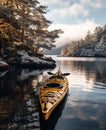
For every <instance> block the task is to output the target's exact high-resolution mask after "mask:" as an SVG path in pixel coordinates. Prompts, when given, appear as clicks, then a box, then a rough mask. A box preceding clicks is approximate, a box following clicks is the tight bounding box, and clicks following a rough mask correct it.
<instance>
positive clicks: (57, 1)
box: [39, 0, 103, 17]
mask: <svg viewBox="0 0 106 130" xmlns="http://www.w3.org/2000/svg"><path fill="white" fill-rule="evenodd" d="M39 1H40V2H41V4H46V5H48V6H51V7H53V5H55V6H54V7H53V8H52V11H51V12H50V15H57V16H60V17H66V16H71V17H77V16H79V15H82V16H88V15H89V12H90V10H91V8H102V6H103V2H102V1H101V0H72V1H70V0H39Z"/></svg>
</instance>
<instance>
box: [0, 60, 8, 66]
mask: <svg viewBox="0 0 106 130" xmlns="http://www.w3.org/2000/svg"><path fill="white" fill-rule="evenodd" d="M2 66H8V64H7V63H6V62H4V61H0V67H2Z"/></svg>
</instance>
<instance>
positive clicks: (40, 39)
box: [0, 0, 62, 58]
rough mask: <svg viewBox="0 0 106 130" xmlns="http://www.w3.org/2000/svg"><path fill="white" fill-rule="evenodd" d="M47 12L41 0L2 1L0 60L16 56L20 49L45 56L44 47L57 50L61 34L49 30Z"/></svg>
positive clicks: (0, 7)
mask: <svg viewBox="0 0 106 130" xmlns="http://www.w3.org/2000/svg"><path fill="white" fill-rule="evenodd" d="M47 12H48V10H47V6H43V5H41V4H40V3H39V1H38V0H0V57H2V58H4V57H6V55H7V53H8V54H10V53H13V56H15V55H14V54H16V52H17V51H18V50H19V51H23V50H24V51H27V52H28V53H29V54H30V55H35V56H42V55H43V52H42V48H46V49H51V48H52V47H54V45H53V42H55V39H56V38H58V37H59V33H62V31H61V30H53V31H49V30H48V27H49V26H50V25H51V24H52V22H51V21H49V20H48V19H47V18H46V17H45V14H46V13H47Z"/></svg>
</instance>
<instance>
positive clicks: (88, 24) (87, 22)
mask: <svg viewBox="0 0 106 130" xmlns="http://www.w3.org/2000/svg"><path fill="white" fill-rule="evenodd" d="M39 1H40V3H41V4H42V5H47V6H48V10H49V12H48V13H47V15H46V18H47V19H49V20H51V21H53V24H52V25H51V26H50V29H62V30H63V31H64V34H62V35H61V37H60V38H59V39H58V40H57V41H56V43H55V44H56V45H57V47H58V46H61V45H64V44H65V43H67V42H68V41H72V40H78V39H81V38H84V36H85V35H86V33H87V31H88V30H90V31H91V32H93V30H94V29H95V27H97V26H101V27H102V26H104V25H105V24H106V0H39Z"/></svg>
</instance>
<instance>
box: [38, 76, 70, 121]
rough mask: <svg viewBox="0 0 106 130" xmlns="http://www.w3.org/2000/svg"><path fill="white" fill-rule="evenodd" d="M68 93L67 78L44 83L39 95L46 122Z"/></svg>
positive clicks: (49, 80)
mask: <svg viewBox="0 0 106 130" xmlns="http://www.w3.org/2000/svg"><path fill="white" fill-rule="evenodd" d="M48 86H49V87H48ZM67 91H68V80H67V78H66V77H62V78H60V77H59V78H58V77H57V78H50V79H47V80H46V81H45V82H44V83H43V85H42V86H41V89H40V93H39V100H40V105H41V111H42V114H43V117H44V120H48V118H49V117H50V115H51V113H52V112H53V110H54V109H55V108H56V107H57V105H58V104H59V103H60V102H61V101H62V99H63V98H64V97H65V95H66V93H67Z"/></svg>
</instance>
